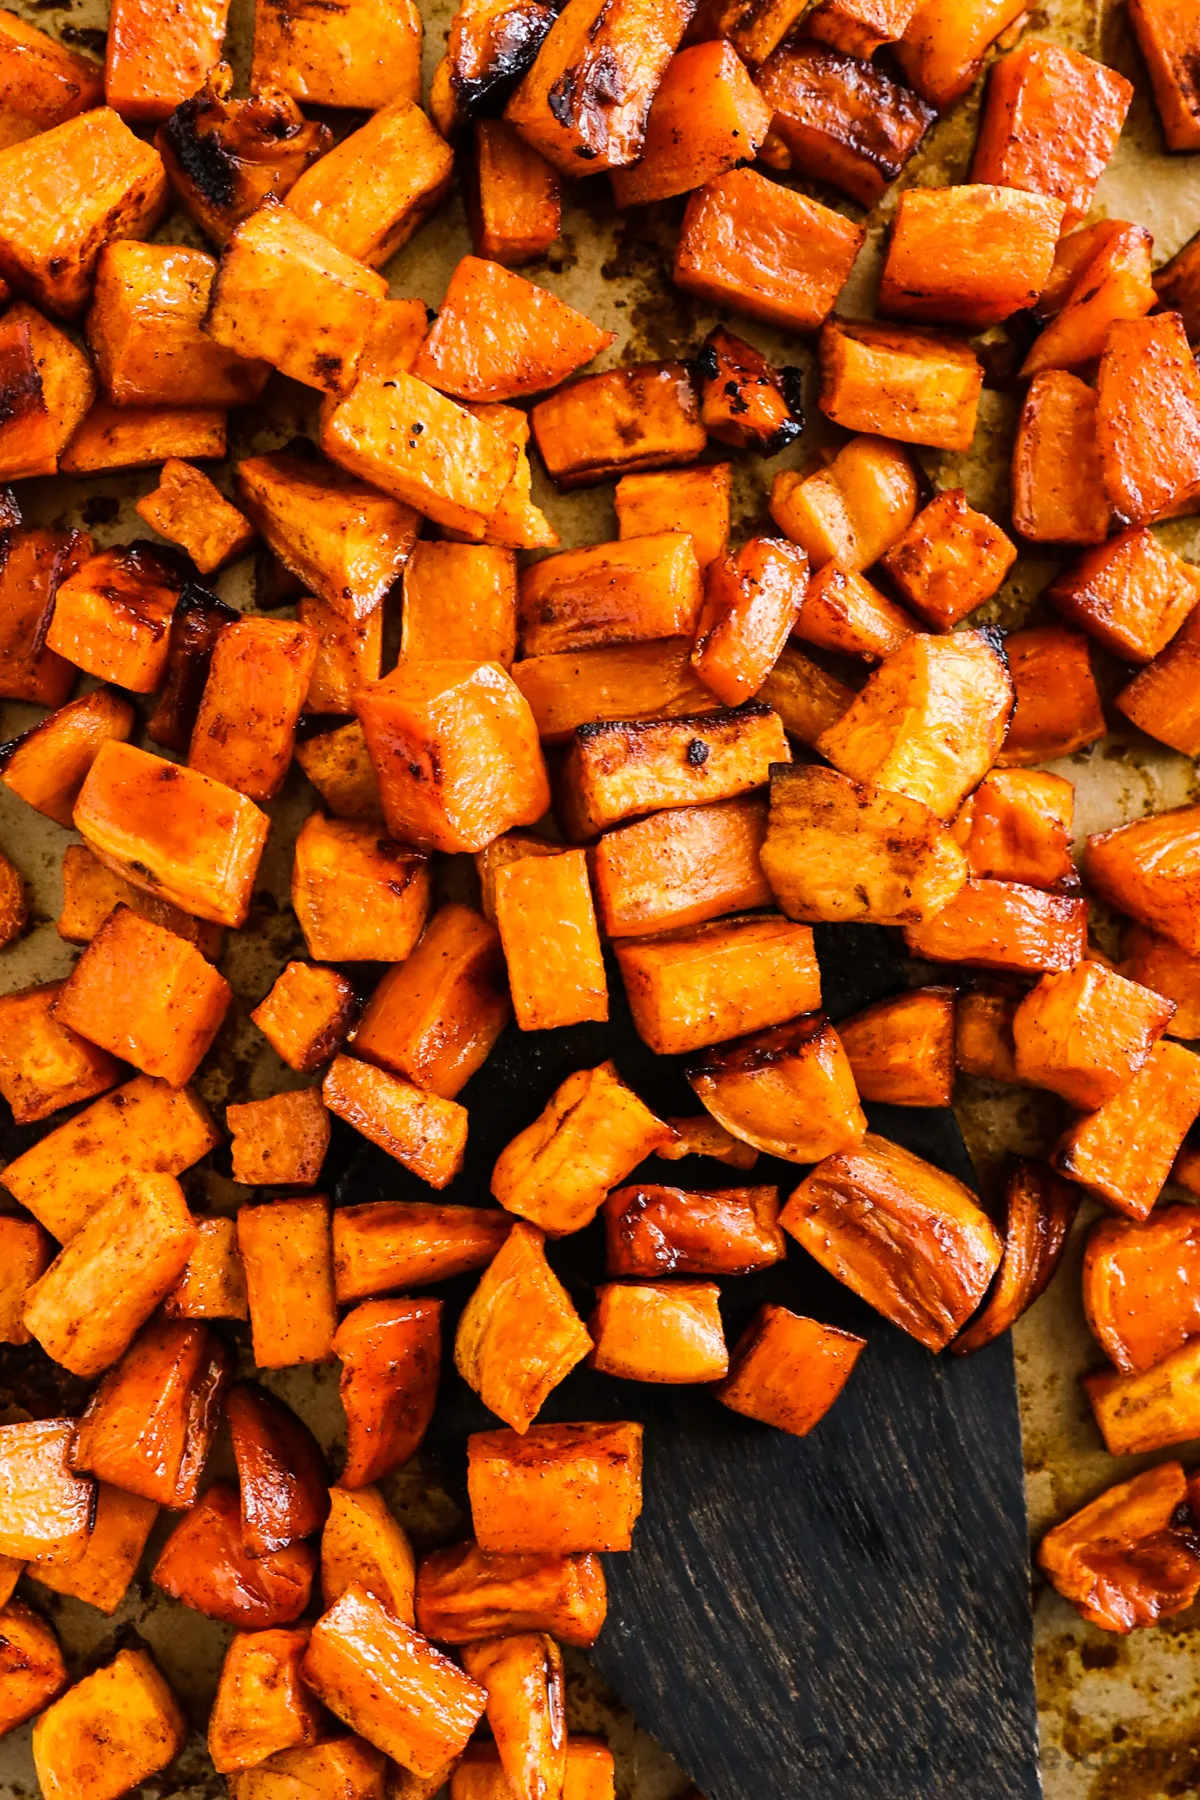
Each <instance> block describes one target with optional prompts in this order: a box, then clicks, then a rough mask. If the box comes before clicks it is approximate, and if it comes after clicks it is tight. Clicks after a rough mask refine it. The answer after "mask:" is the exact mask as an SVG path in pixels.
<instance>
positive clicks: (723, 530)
mask: <svg viewBox="0 0 1200 1800" xmlns="http://www.w3.org/2000/svg"><path fill="white" fill-rule="evenodd" d="M748 347H749V346H747V348H748ZM766 366H769V365H766V364H764V367H766ZM772 394H773V395H774V390H772ZM775 397H776V398H777V397H778V396H777V395H776V396H775ZM708 429H710V431H711V427H709V428H708ZM732 473H733V471H732V469H731V468H730V465H729V464H728V463H706V464H704V465H703V466H701V467H700V468H697V469H673V470H671V471H670V472H669V473H667V474H653V475H623V476H622V477H621V479H620V481H618V483H617V491H616V494H615V495H614V496H613V503H614V505H615V506H616V509H617V525H618V529H619V531H620V535H621V537H622V538H645V537H657V536H658V535H660V534H661V533H662V532H664V531H686V532H687V534H688V536H689V537H690V538H691V540H692V548H693V549H694V550H695V552H696V561H697V562H698V563H699V565H700V572H701V574H703V573H704V571H705V569H707V568H708V566H709V564H710V563H712V562H715V561H716V559H717V557H719V556H723V555H724V554H725V550H726V548H727V546H728V543H729V495H730V489H731V486H732V480H731V477H732Z"/></svg>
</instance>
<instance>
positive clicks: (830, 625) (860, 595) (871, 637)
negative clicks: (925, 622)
mask: <svg viewBox="0 0 1200 1800" xmlns="http://www.w3.org/2000/svg"><path fill="white" fill-rule="evenodd" d="M916 629H917V623H916V620H915V619H913V618H912V617H911V616H910V615H909V614H908V613H906V612H905V611H904V609H903V607H900V606H896V605H895V604H894V602H893V601H891V600H889V599H888V598H887V596H886V595H885V594H881V593H880V592H879V589H878V588H876V587H872V585H871V583H870V582H869V581H868V580H867V579H866V577H865V576H863V575H855V574H848V573H847V572H846V570H845V569H843V568H841V567H839V565H838V564H837V563H834V562H827V563H825V565H824V566H823V567H822V568H820V569H818V570H817V572H816V574H815V575H813V576H812V577H811V579H810V580H809V583H808V587H807V590H806V592H805V595H804V601H803V603H802V605H801V607H800V617H799V618H798V619H797V621H796V624H795V627H794V631H795V635H796V636H797V637H798V638H803V639H804V641H805V642H806V643H809V644H816V645H817V646H818V647H819V648H820V649H822V650H831V651H833V653H834V654H835V655H837V654H842V655H846V656H861V657H862V658H863V659H864V660H865V661H867V662H871V663H876V662H882V661H885V660H886V659H887V657H889V656H890V655H891V654H892V652H893V650H898V649H899V648H900V646H901V644H902V643H903V642H904V640H905V638H909V637H911V636H912V635H913V633H914V632H915V631H916Z"/></svg>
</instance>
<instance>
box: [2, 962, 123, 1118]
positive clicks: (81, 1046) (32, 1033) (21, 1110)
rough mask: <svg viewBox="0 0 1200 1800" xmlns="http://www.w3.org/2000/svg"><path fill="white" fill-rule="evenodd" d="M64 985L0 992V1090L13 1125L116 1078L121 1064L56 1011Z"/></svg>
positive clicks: (110, 1084)
mask: <svg viewBox="0 0 1200 1800" xmlns="http://www.w3.org/2000/svg"><path fill="white" fill-rule="evenodd" d="M64 986H65V983H63V982H61V981H51V982H48V983H47V984H46V985H45V986H44V987H36V988H25V989H24V990H23V991H22V992H20V993H16V994H6V995H5V996H3V998H0V1094H3V1096H4V1098H5V1099H6V1100H7V1101H8V1104H9V1106H10V1107H11V1108H12V1115H13V1121H14V1123H15V1124H17V1125H31V1124H34V1123H35V1122H36V1121H37V1120H38V1119H45V1118H48V1117H49V1115H50V1114H51V1113H53V1112H57V1111H58V1109H59V1108H60V1107H62V1106H70V1105H71V1104H72V1103H73V1102H75V1101H77V1100H91V1099H92V1098H93V1097H94V1096H95V1095H96V1094H102V1093H104V1091H105V1089H106V1088H110V1087H114V1086H115V1085H116V1083H117V1082H118V1081H119V1080H120V1077H121V1066H120V1064H119V1063H118V1062H116V1061H115V1060H114V1059H113V1058H112V1057H111V1056H109V1055H108V1054H107V1053H106V1051H104V1050H102V1049H99V1048H97V1046H96V1045H95V1044H93V1043H89V1042H88V1041H87V1039H86V1038H83V1037H80V1036H78V1035H77V1034H76V1033H75V1032H74V1031H72V1030H71V1028H70V1026H69V1025H68V1024H67V1022H66V1020H65V1019H59V1018H58V1017H57V1016H56V1008H57V1003H58V1001H59V999H60V998H61V996H62V992H63V988H64Z"/></svg>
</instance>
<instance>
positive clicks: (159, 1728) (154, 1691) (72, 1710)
mask: <svg viewBox="0 0 1200 1800" xmlns="http://www.w3.org/2000/svg"><path fill="white" fill-rule="evenodd" d="M187 1734H188V1727H187V1720H186V1719H185V1718H184V1715H183V1711H182V1709H181V1708H180V1706H179V1704H178V1702H177V1701H176V1699H175V1696H174V1694H173V1693H172V1692H171V1690H170V1688H169V1687H168V1686H167V1683H166V1682H165V1681H164V1679H163V1677H162V1675H161V1674H160V1673H159V1671H158V1669H157V1667H156V1666H155V1663H154V1661H153V1659H152V1658H151V1656H150V1653H149V1651H148V1650H121V1651H118V1653H117V1655H116V1656H115V1657H114V1659H113V1660H112V1662H110V1663H108V1664H106V1665H105V1666H104V1667H103V1668H100V1669H97V1670H96V1671H95V1672H94V1673H93V1674H91V1675H86V1676H84V1678H83V1680H82V1681H78V1682H76V1684H75V1686H74V1687H72V1688H70V1689H68V1691H67V1692H66V1693H65V1694H64V1695H63V1696H62V1698H61V1699H59V1700H56V1701H55V1703H54V1705H53V1706H51V1707H50V1708H49V1709H48V1710H47V1711H46V1712H44V1713H43V1714H42V1716H41V1718H40V1719H39V1720H38V1721H37V1723H36V1724H35V1726H34V1728H33V1763H34V1768H35V1769H36V1771H37V1778H38V1781H39V1783H40V1784H41V1788H42V1792H43V1793H45V1794H53V1795H55V1796H56V1797H58V1800H85V1797H86V1800H116V1796H117V1795H119V1794H124V1793H127V1792H128V1791H129V1790H130V1788H135V1787H138V1786H140V1784H141V1783H142V1782H143V1781H148V1780H150V1779H151V1778H152V1777H153V1776H155V1775H157V1774H158V1772H159V1770H160V1769H164V1768H165V1767H166V1766H167V1764H168V1763H169V1762H171V1761H172V1760H173V1758H175V1757H176V1756H178V1754H179V1752H180V1751H181V1750H182V1749H183V1746H184V1744H185V1743H186V1741H187ZM101 1746H102V1748H101Z"/></svg>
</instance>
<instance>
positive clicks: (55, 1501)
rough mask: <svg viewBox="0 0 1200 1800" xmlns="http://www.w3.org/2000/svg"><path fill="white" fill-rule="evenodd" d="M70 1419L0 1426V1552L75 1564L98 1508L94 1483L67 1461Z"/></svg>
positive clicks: (72, 1429) (71, 1430) (19, 1557)
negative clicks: (76, 1471)
mask: <svg viewBox="0 0 1200 1800" xmlns="http://www.w3.org/2000/svg"><path fill="white" fill-rule="evenodd" d="M74 1433H75V1421H74V1420H73V1419H32V1420H30V1421H29V1422H28V1423H27V1424H23V1425H0V1555H4V1556H11V1557H15V1558H16V1559H17V1560H19V1561H21V1562H32V1563H38V1564H41V1563H72V1562H78V1560H79V1558H80V1557H81V1556H82V1555H83V1553H84V1551H85V1549H86V1548H87V1541H88V1537H89V1534H90V1533H91V1529H92V1518H93V1515H94V1513H95V1509H96V1484H95V1482H94V1481H91V1480H89V1479H88V1478H87V1477H86V1476H79V1475H76V1474H75V1473H74V1471H73V1470H72V1468H71V1464H70V1451H71V1439H72V1437H73V1436H74Z"/></svg>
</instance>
